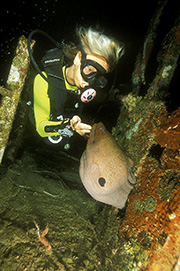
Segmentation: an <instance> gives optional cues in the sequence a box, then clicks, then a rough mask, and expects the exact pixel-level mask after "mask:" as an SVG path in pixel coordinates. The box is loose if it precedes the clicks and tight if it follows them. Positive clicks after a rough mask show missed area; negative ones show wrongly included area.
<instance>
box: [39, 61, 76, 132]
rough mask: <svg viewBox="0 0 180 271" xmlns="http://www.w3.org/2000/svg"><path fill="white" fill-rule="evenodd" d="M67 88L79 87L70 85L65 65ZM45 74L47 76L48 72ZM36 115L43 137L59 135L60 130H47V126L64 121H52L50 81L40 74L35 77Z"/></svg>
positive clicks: (74, 88)
mask: <svg viewBox="0 0 180 271" xmlns="http://www.w3.org/2000/svg"><path fill="white" fill-rule="evenodd" d="M62 71H63V77H64V81H65V86H66V89H68V90H72V91H75V90H77V89H78V88H77V87H76V86H72V85H70V84H69V83H68V82H67V80H66V76H65V66H64V67H63V68H62ZM43 74H44V75H45V76H46V77H47V75H46V73H45V72H43ZM34 117H35V122H36V131H37V132H38V134H39V135H40V136H41V137H48V136H55V135H59V133H58V132H46V131H45V127H48V126H53V125H54V126H56V125H60V124H61V123H62V121H50V120H49V117H50V99H49V96H48V82H46V81H45V80H44V79H43V78H42V77H41V75H40V74H38V75H37V76H36V77H35V79H34Z"/></svg>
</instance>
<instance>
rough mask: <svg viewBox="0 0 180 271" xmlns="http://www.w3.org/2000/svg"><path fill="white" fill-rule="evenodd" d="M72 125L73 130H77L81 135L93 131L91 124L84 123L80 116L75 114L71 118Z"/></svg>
mask: <svg viewBox="0 0 180 271" xmlns="http://www.w3.org/2000/svg"><path fill="white" fill-rule="evenodd" d="M70 126H71V128H72V130H73V131H76V133H78V134H79V135H81V136H84V135H86V134H89V133H90V132H91V125H88V124H85V123H82V122H81V119H80V117H79V116H74V117H73V118H72V119H71V120H70Z"/></svg>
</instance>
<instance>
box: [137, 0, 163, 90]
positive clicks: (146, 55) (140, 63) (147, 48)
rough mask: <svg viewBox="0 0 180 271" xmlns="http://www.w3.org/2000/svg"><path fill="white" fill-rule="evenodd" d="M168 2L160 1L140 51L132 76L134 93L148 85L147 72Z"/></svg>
mask: <svg viewBox="0 0 180 271" xmlns="http://www.w3.org/2000/svg"><path fill="white" fill-rule="evenodd" d="M166 4H167V0H165V1H163V2H162V1H160V2H158V4H157V9H156V11H155V14H154V16H153V17H152V19H151V21H150V24H149V27H148V30H147V34H146V36H145V39H144V44H143V48H141V49H140V51H139V53H138V55H137V58H136V63H135V68H134V71H133V74H132V84H133V93H134V94H138V93H139V91H140V88H141V86H142V85H145V84H146V78H145V72H146V68H147V65H148V62H149V59H150V56H151V52H152V50H153V47H154V43H155V41H156V37H157V28H158V26H159V24H160V19H161V17H162V14H163V11H164V9H165V7H166Z"/></svg>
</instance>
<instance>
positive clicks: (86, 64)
mask: <svg viewBox="0 0 180 271" xmlns="http://www.w3.org/2000/svg"><path fill="white" fill-rule="evenodd" d="M105 74H106V70H105V69H104V68H103V67H102V66H101V65H100V64H99V63H97V62H96V61H94V60H91V59H87V58H86V54H85V52H82V56H81V75H82V78H83V79H84V80H85V81H86V82H87V83H89V86H87V87H85V88H83V93H82V94H81V101H82V102H85V103H87V102H90V101H92V99H94V97H95V96H96V90H95V89H96V88H101V89H102V88H104V87H105V86H106V84H107V79H106V77H105V76H104V75H105Z"/></svg>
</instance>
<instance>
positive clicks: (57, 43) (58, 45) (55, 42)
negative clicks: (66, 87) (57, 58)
mask: <svg viewBox="0 0 180 271" xmlns="http://www.w3.org/2000/svg"><path fill="white" fill-rule="evenodd" d="M34 34H41V35H43V36H45V37H46V38H47V39H48V40H50V41H51V42H52V43H53V44H54V45H55V46H56V47H57V48H59V49H62V44H61V43H59V42H57V41H56V40H54V39H53V38H52V37H51V36H50V35H48V34H47V33H46V32H44V31H42V30H38V29H35V30H33V31H32V32H31V33H30V34H29V36H28V52H29V56H30V59H31V62H32V64H33V66H34V68H35V69H36V70H37V72H38V73H39V74H40V75H41V77H42V78H43V79H44V80H46V82H48V83H49V84H52V83H51V82H49V80H48V78H47V77H46V76H45V75H44V74H43V73H42V71H41V70H40V68H39V67H38V65H37V63H36V61H35V59H34V57H33V54H32V50H31V40H32V37H33V36H34Z"/></svg>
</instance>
